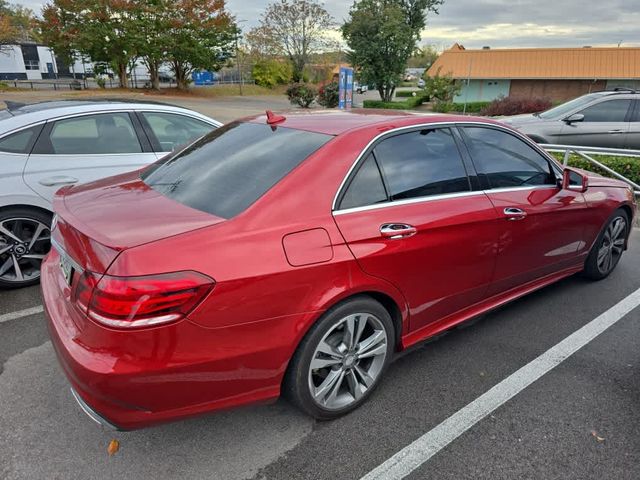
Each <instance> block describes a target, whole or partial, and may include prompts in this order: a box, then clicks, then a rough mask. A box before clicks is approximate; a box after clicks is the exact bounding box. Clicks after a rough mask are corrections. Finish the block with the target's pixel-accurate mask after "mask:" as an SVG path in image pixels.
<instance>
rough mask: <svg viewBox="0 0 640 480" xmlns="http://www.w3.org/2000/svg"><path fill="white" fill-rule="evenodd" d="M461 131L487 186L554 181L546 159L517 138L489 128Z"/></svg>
mask: <svg viewBox="0 0 640 480" xmlns="http://www.w3.org/2000/svg"><path fill="white" fill-rule="evenodd" d="M464 131H465V133H466V134H467V137H468V139H469V148H470V151H471V155H472V157H473V162H474V164H475V166H476V169H477V170H478V173H479V174H480V175H481V176H482V177H485V178H486V180H487V182H488V184H489V187H490V188H503V187H519V186H531V185H546V184H555V183H556V180H555V176H554V175H552V173H551V172H552V170H551V166H550V164H549V162H548V161H547V159H546V158H544V157H543V156H542V155H541V154H540V153H538V152H537V151H535V150H534V149H533V148H532V147H531V146H529V145H527V144H526V143H525V142H523V141H522V140H520V139H519V138H517V137H515V136H513V135H511V134H509V133H506V132H502V131H500V130H494V129H491V128H481V127H465V128H464Z"/></svg>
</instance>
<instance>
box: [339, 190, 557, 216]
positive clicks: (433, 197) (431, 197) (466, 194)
mask: <svg viewBox="0 0 640 480" xmlns="http://www.w3.org/2000/svg"><path fill="white" fill-rule="evenodd" d="M549 188H551V189H557V188H558V187H557V186H556V185H551V184H549V185H527V186H524V187H502V188H494V189H491V190H472V191H469V192H456V193H443V194H440V195H429V196H426V197H416V198H407V199H405V200H395V201H392V202H384V203H375V204H373V205H365V206H363V207H352V208H344V209H342V210H335V211H334V212H333V215H334V216H336V215H347V214H349V213H355V212H366V211H368V210H378V209H380V208H390V207H395V206H398V205H411V204H413V203H427V202H435V201H438V200H449V199H452V198H460V197H474V196H478V195H489V194H490V193H504V192H519V191H527V190H546V189H549Z"/></svg>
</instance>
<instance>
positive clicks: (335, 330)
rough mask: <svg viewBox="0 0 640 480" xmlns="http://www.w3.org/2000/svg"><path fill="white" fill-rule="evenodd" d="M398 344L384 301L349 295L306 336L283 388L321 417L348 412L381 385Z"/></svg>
mask: <svg viewBox="0 0 640 480" xmlns="http://www.w3.org/2000/svg"><path fill="white" fill-rule="evenodd" d="M394 345H395V332H394V328H393V322H392V320H391V317H390V315H389V313H388V312H387V310H386V309H385V308H384V307H383V306H382V305H380V303H378V302H377V301H375V300H373V299H371V298H368V297H359V298H354V299H352V300H348V301H347V302H345V303H342V304H340V305H338V306H337V307H334V308H332V309H331V310H329V311H328V312H327V313H325V315H323V317H322V318H321V319H320V320H319V321H318V323H316V324H315V325H314V326H313V327H312V329H311V330H310V331H309V333H308V334H307V336H306V337H305V339H304V340H303V341H302V343H301V344H300V346H299V347H298V350H297V351H296V354H295V355H294V357H293V359H292V361H291V365H290V366H289V370H288V372H287V377H286V379H285V384H284V393H285V395H287V396H288V397H289V398H290V399H291V400H292V401H293V403H294V404H296V405H297V406H298V407H299V408H301V409H302V410H303V411H305V412H306V413H308V414H309V415H311V416H313V417H315V418H317V419H319V420H330V419H333V418H337V417H339V416H341V415H344V414H345V413H348V412H350V411H351V410H353V409H355V408H357V407H359V406H360V405H362V404H363V403H364V402H365V401H366V399H367V398H368V397H369V396H370V395H371V393H372V392H373V390H374V389H375V388H376V387H377V386H378V384H379V383H380V379H381V377H382V375H383V373H384V371H385V370H386V368H387V366H388V364H389V361H390V359H391V356H392V355H393V349H394Z"/></svg>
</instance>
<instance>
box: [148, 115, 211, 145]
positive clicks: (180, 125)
mask: <svg viewBox="0 0 640 480" xmlns="http://www.w3.org/2000/svg"><path fill="white" fill-rule="evenodd" d="M142 116H143V117H144V118H145V119H146V120H147V123H149V126H150V127H151V131H152V132H153V134H154V135H155V137H156V138H157V139H158V144H159V145H158V150H159V151H160V152H170V151H171V150H174V149H177V148H178V147H181V146H183V145H186V144H187V143H191V142H192V141H194V140H196V139H198V138H200V137H201V136H203V135H206V134H207V133H209V132H210V131H211V130H213V129H214V127H213V126H212V125H210V124H208V123H205V122H201V121H200V120H196V119H194V118H190V117H187V116H185V115H174V114H171V113H159V112H143V113H142Z"/></svg>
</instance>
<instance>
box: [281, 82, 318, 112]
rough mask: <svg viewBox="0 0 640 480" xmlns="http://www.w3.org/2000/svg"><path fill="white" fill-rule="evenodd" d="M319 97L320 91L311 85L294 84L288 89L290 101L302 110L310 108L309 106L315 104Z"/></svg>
mask: <svg viewBox="0 0 640 480" xmlns="http://www.w3.org/2000/svg"><path fill="white" fill-rule="evenodd" d="M317 95H318V90H317V89H316V87H314V86H313V85H311V84H310V83H292V84H291V85H289V88H287V97H289V101H290V102H291V103H292V104H294V105H299V106H301V107H302V108H309V105H311V104H312V103H313V101H314V100H315V99H316V96H317Z"/></svg>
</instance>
